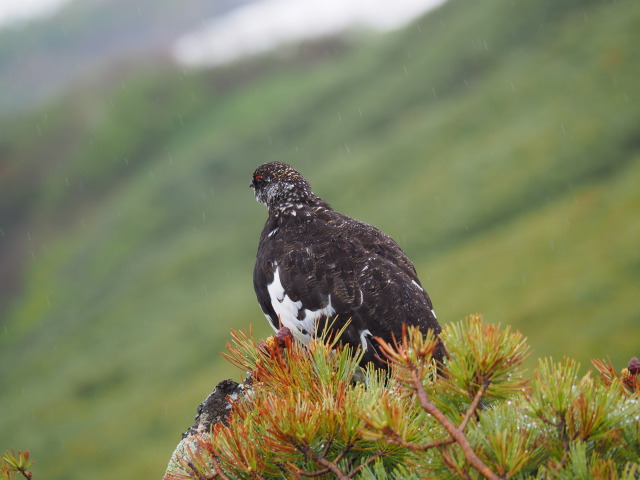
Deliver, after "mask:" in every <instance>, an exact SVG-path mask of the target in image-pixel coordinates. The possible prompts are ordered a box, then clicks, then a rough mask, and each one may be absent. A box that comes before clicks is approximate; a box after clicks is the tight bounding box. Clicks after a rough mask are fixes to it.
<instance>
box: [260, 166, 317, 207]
mask: <svg viewBox="0 0 640 480" xmlns="http://www.w3.org/2000/svg"><path fill="white" fill-rule="evenodd" d="M249 186H250V187H251V188H252V189H253V193H254V194H255V196H256V200H257V201H258V202H260V203H262V204H263V205H266V206H267V208H268V209H269V211H270V212H274V213H284V212H286V211H288V210H292V209H293V210H295V209H296V208H301V206H303V205H313V204H315V203H317V202H318V201H319V200H320V199H319V198H318V197H317V196H316V195H315V194H314V193H313V192H312V191H311V186H310V185H309V182H307V181H306V180H305V179H304V177H303V176H302V175H300V173H298V172H297V171H296V170H295V169H294V168H293V167H291V166H290V165H287V164H286V163H281V162H271V163H265V164H264V165H260V166H259V167H258V168H257V169H256V171H255V172H253V179H252V180H251V183H250V184H249Z"/></svg>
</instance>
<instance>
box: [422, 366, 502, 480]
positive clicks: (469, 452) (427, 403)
mask: <svg viewBox="0 0 640 480" xmlns="http://www.w3.org/2000/svg"><path fill="white" fill-rule="evenodd" d="M412 373H413V386H414V389H415V392H416V394H417V396H418V400H419V402H420V406H421V407H422V409H423V410H424V411H425V412H427V413H428V414H429V415H431V416H433V417H434V418H435V419H436V420H437V421H438V422H440V424H441V425H442V426H443V427H444V428H445V429H446V430H447V432H449V435H451V438H453V439H454V440H455V441H456V442H457V443H458V445H460V448H461V449H462V452H463V453H464V456H465V458H466V459H467V461H468V462H469V464H470V465H471V466H472V467H473V468H475V469H476V470H477V471H478V472H480V474H482V475H483V476H484V477H485V478H487V479H489V480H500V477H499V476H498V475H496V473H495V472H493V471H492V470H491V469H490V468H489V467H488V466H487V465H486V464H485V463H484V462H483V461H482V460H481V459H480V457H478V455H476V453H475V452H474V451H473V448H471V444H470V443H469V440H467V437H466V436H465V435H464V433H463V432H462V430H459V429H458V428H457V427H456V426H455V425H454V424H453V423H452V422H451V420H449V419H448V418H447V416H446V415H445V414H444V413H442V412H441V411H440V409H439V408H438V407H436V405H435V404H434V403H433V402H431V400H429V396H428V395H427V392H426V390H425V389H424V386H423V385H422V380H421V379H420V375H419V373H418V371H417V369H415V368H414V369H413V372H412ZM476 398H477V396H476Z"/></svg>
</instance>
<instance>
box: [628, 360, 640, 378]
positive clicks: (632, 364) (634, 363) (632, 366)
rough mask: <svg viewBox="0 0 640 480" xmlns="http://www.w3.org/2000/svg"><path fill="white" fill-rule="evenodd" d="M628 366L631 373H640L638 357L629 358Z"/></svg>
mask: <svg viewBox="0 0 640 480" xmlns="http://www.w3.org/2000/svg"><path fill="white" fill-rule="evenodd" d="M627 368H628V369H629V373H631V374H632V375H637V374H638V373H640V360H638V359H637V358H636V357H633V358H632V359H631V360H629V365H627Z"/></svg>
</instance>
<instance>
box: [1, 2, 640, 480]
mask: <svg viewBox="0 0 640 480" xmlns="http://www.w3.org/2000/svg"><path fill="white" fill-rule="evenodd" d="M638 45H640V4H639V3H638V2H635V1H633V0H623V1H609V0H605V1H602V0H598V1H595V0H594V1H585V0H580V1H577V0H576V1H569V0H563V1H557V0H539V1H536V2H506V1H502V0H486V1H483V2H476V1H474V0H450V1H449V2H448V3H446V4H445V5H444V6H443V7H442V8H440V9H439V10H437V11H435V12H434V13H432V14H430V15H427V16H426V17H425V18H423V19H421V20H419V21H417V22H415V23H414V24H412V25H411V26H410V27H408V28H407V29H405V30H404V31H401V32H398V33H394V34H390V35H385V36H383V37H380V38H367V41H358V40H356V41H353V40H327V41H326V42H324V43H320V44H314V45H306V46H302V47H300V48H299V49H292V50H291V51H289V52H288V55H287V56H281V55H274V56H272V57H268V58H262V59H257V60H253V61H250V62H245V63H242V64H239V65H236V66H232V67H226V68H222V69H218V70H212V71H203V72H185V71H182V70H180V69H172V68H169V67H164V68H160V67H157V66H156V67H149V68H146V69H135V68H132V67H127V68H124V69H123V70H122V71H115V72H110V73H108V74H105V75H104V76H103V77H102V78H100V79H99V80H95V79H94V80H92V81H91V82H88V83H85V84H81V85H78V86H76V87H75V88H74V89H73V91H71V92H68V93H67V94H66V95H65V96H64V97H62V98H60V99H59V100H57V101H56V102H54V103H52V104H50V105H48V106H47V107H46V108H44V109H41V110H38V111H35V112H33V113H30V114H29V115H26V116H25V117H23V118H20V119H15V118H14V119H10V120H8V119H6V120H4V121H3V124H2V125H1V128H0V131H1V132H2V134H1V137H0V155H1V156H2V158H3V161H2V164H0V170H1V176H0V191H1V192H2V194H1V196H0V215H1V217H0V218H1V221H2V224H0V228H1V229H2V230H0V248H1V249H2V262H3V265H2V270H1V273H2V280H3V284H2V285H3V289H2V290H3V291H2V296H1V297H0V298H1V301H2V303H1V304H0V305H1V306H0V315H1V317H0V322H1V323H0V385H1V386H0V450H2V449H7V448H15V449H22V450H25V449H29V450H31V451H32V456H33V458H34V459H35V460H36V461H37V464H36V466H35V467H34V469H33V471H34V472H35V474H36V475H38V476H42V477H43V478H45V477H46V478H48V479H52V480H55V479H76V478H86V477H87V476H89V477H90V478H92V479H94V480H102V479H105V480H106V479H112V478H135V477H140V478H151V477H156V478H159V477H160V476H161V475H162V472H163V471H164V468H165V466H166V462H167V460H168V458H169V456H170V454H171V451H172V449H173V447H174V446H175V444H176V443H177V442H178V440H179V438H180V433H181V432H182V431H183V430H184V429H186V428H187V427H188V426H189V425H190V424H191V422H192V419H193V415H194V413H195V407H196V406H197V404H198V403H199V402H200V401H201V400H202V399H203V398H204V397H205V396H206V395H207V394H208V393H210V391H211V390H212V388H213V386H214V385H215V384H216V383H217V382H218V381H219V380H221V379H223V378H228V377H231V378H235V379H239V378H241V376H242V374H241V372H238V371H237V370H233V369H232V368H231V367H230V366H229V364H227V363H226V362H225V361H224V360H223V359H222V358H221V356H220V354H219V352H221V351H223V350H224V347H225V342H226V341H227V339H228V338H229V335H228V331H229V328H236V329H243V328H248V326H249V325H250V324H253V326H254V333H255V335H256V336H257V337H265V336H267V335H269V334H270V331H269V329H268V326H267V324H266V322H265V321H264V319H263V318H262V314H261V313H260V311H259V308H258V306H257V304H256V302H255V299H254V293H253V287H252V280H251V274H252V266H253V259H254V254H255V248H256V245H257V239H258V235H259V232H260V230H261V228H262V223H263V221H264V219H265V215H266V214H265V211H264V209H263V207H261V206H259V205H258V204H256V203H255V201H254V199H253V198H252V195H251V192H250V190H249V188H248V183H249V179H250V175H251V172H252V171H253V169H254V168H255V167H256V166H257V165H258V164H261V163H263V162H267V161H272V160H281V161H285V162H288V163H291V164H293V165H295V166H296V167H297V168H298V169H299V170H301V171H302V172H303V174H305V176H307V177H308V178H309V179H310V180H311V182H312V185H313V187H314V190H315V191H316V193H318V194H319V195H320V196H322V197H324V198H325V199H326V200H328V201H329V202H330V203H331V204H332V205H333V206H334V207H335V208H336V209H338V210H340V211H342V212H345V213H347V214H349V215H351V216H354V217H356V218H358V219H361V220H364V221H367V222H369V223H372V224H374V225H376V226H379V227H380V228H382V229H383V230H385V231H386V232H387V233H389V234H390V235H392V236H393V237H394V238H396V240H397V241H398V242H399V243H400V245H401V246H402V247H403V248H404V249H405V250H406V251H407V253H408V254H409V256H410V257H411V258H412V259H413V260H414V262H415V264H416V268H417V270H418V273H419V274H420V277H421V278H422V280H423V283H424V284H425V286H426V288H427V290H428V291H429V292H430V294H431V296H432V299H433V301H434V304H435V308H436V312H437V313H438V318H440V319H441V321H442V322H443V323H448V322H450V321H454V320H459V319H461V318H463V317H464V316H465V315H466V314H468V313H472V312H476V311H478V312H482V313H484V314H485V315H486V318H487V320H488V321H490V322H501V323H503V324H507V323H508V324H510V325H512V326H513V327H515V328H517V329H520V330H521V331H522V332H523V333H524V335H525V336H526V337H528V338H529V343H530V344H531V346H532V347H533V349H534V355H533V359H535V358H536V357H542V356H547V355H553V356H554V358H556V359H559V358H560V357H562V356H563V355H567V356H571V357H575V358H577V359H578V360H580V361H581V362H582V364H583V368H586V367H587V366H588V360H589V359H590V358H592V357H606V356H607V355H609V356H611V358H612V360H613V361H614V363H615V364H617V365H619V366H620V367H622V366H623V365H624V364H626V361H627V360H628V359H629V357H630V356H632V355H638V353H640V352H639V350H640V348H639V343H640V303H639V302H638V298H640V248H639V246H640V221H639V220H638V214H639V212H640V189H639V188H638V182H639V180H640V93H639V91H638V79H639V78H640V50H639V49H638ZM7 279H9V281H8V280H7ZM533 362H534V360H532V363H531V366H532V365H533Z"/></svg>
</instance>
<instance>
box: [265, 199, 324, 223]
mask: <svg viewBox="0 0 640 480" xmlns="http://www.w3.org/2000/svg"><path fill="white" fill-rule="evenodd" d="M317 209H328V210H330V209H331V207H330V206H329V204H328V203H327V202H325V201H324V200H322V199H321V198H320V197H318V196H317V195H315V194H314V193H311V194H310V195H308V196H305V197H298V198H290V199H286V200H284V201H282V202H277V203H275V204H273V205H269V217H272V218H287V217H296V218H304V217H307V216H309V215H310V214H311V212H313V211H314V210H317Z"/></svg>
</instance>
